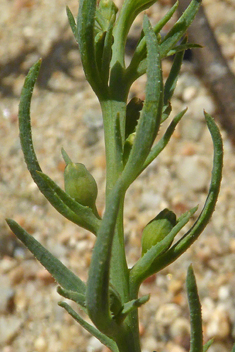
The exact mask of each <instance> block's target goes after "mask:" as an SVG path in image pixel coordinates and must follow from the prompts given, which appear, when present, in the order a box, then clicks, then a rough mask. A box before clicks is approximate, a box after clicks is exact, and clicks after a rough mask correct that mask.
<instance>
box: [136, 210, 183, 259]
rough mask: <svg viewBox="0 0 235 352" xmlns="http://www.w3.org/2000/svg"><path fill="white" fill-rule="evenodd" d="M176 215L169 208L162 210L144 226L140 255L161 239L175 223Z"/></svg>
mask: <svg viewBox="0 0 235 352" xmlns="http://www.w3.org/2000/svg"><path fill="white" fill-rule="evenodd" d="M176 222H177V221H176V215H175V213H174V212H173V211H171V210H169V209H167V208H166V209H164V210H162V211H161V212H160V213H159V214H158V215H157V216H156V217H155V218H154V219H153V220H151V221H150V222H149V223H148V224H147V225H146V226H145V228H144V230H143V234H142V240H141V244H142V256H143V255H144V254H145V253H146V252H147V251H148V250H149V249H150V248H151V247H152V246H154V245H155V244H157V243H158V242H160V241H161V240H163V239H164V238H165V237H166V236H167V235H168V233H169V232H170V231H171V230H172V228H173V227H174V226H175V225H176Z"/></svg>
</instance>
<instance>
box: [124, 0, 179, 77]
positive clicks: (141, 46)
mask: <svg viewBox="0 0 235 352" xmlns="http://www.w3.org/2000/svg"><path fill="white" fill-rule="evenodd" d="M178 6H179V2H178V1H176V3H175V4H174V6H172V7H171V9H170V10H169V11H168V12H167V13H166V15H165V16H164V17H163V18H162V19H161V20H160V21H159V22H158V23H157V24H156V25H155V26H154V27H153V31H154V33H155V34H158V33H160V31H161V30H162V28H163V27H164V26H165V24H166V23H167V22H168V21H169V20H170V19H171V17H172V16H173V14H174V13H175V11H176V10H177V8H178ZM146 54H147V47H146V38H145V36H144V32H143V31H142V34H141V38H140V41H139V43H138V45H137V47H136V49H135V52H134V54H133V57H132V59H131V62H130V65H129V66H128V68H127V70H126V77H127V81H129V80H130V79H131V74H132V73H135V72H136V71H137V68H138V65H139V63H140V62H141V60H143V59H144V58H146ZM134 80H135V79H132V82H133V81H134Z"/></svg>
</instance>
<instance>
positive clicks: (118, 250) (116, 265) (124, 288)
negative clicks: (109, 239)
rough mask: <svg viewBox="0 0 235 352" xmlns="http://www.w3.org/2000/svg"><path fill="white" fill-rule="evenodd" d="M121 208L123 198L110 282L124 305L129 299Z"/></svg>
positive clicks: (121, 211)
mask: <svg viewBox="0 0 235 352" xmlns="http://www.w3.org/2000/svg"><path fill="white" fill-rule="evenodd" d="M123 207H124V196H123V197H122V199H121V201H120V205H119V212H118V217H117V223H116V230H115V234H114V239H113V249H112V258H111V268H110V269H111V270H110V280H111V282H112V284H113V285H114V286H115V287H116V289H117V290H118V292H119V294H120V296H121V299H122V302H123V303H126V302H127V301H129V300H130V298H129V270H128V267H127V262H126V254H125V243H124V231H123Z"/></svg>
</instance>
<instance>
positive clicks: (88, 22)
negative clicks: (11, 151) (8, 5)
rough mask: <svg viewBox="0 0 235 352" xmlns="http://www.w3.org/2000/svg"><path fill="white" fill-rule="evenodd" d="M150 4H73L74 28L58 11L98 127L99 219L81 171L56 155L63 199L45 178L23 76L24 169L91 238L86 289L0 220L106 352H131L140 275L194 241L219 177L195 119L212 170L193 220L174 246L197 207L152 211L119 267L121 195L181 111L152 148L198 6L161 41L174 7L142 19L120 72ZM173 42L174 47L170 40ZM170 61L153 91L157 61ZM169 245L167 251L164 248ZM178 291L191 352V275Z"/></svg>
mask: <svg viewBox="0 0 235 352" xmlns="http://www.w3.org/2000/svg"><path fill="white" fill-rule="evenodd" d="M155 2H156V1H155V0H125V1H124V3H123V6H122V8H121V9H120V11H119V13H118V9H117V7H116V6H115V5H114V3H113V2H112V0H100V2H99V4H98V5H97V3H96V0H80V4H79V12H78V18H77V23H76V22H75V20H74V18H73V15H72V13H71V12H70V10H69V9H68V8H67V15H68V19H69V23H70V26H71V28H72V31H73V33H74V36H75V39H76V41H77V42H78V44H79V49H80V53H81V59H82V64H83V68H84V72H85V75H86V79H87V81H88V82H89V83H90V85H91V87H92V88H93V90H94V92H95V94H96V95H97V97H98V99H99V102H100V105H101V109H102V113H103V121H104V133H105V145H106V162H107V169H106V181H107V182H106V207H105V208H106V210H105V213H104V215H103V218H102V219H101V218H100V216H99V215H98V212H97V210H96V205H95V201H96V196H97V186H96V183H95V180H94V178H93V177H92V176H91V175H90V174H89V172H88V171H87V169H86V168H85V166H84V165H82V164H76V163H73V162H72V161H71V159H70V157H69V156H68V155H67V153H66V152H65V151H64V150H62V155H63V158H64V160H65V162H66V165H67V166H66V169H65V175H64V179H65V191H63V190H62V189H61V188H60V187H59V186H58V185H57V184H56V183H55V182H54V181H53V180H52V179H50V177H49V176H47V175H45V174H44V173H43V172H42V170H41V168H40V165H39V163H38V161H37V157H36V154H35V152H34V148H33V142H32V135H31V125H30V103H31V98H32V92H33V88H34V85H35V82H36V79H37V76H38V73H39V69H40V64H41V61H38V62H37V63H36V64H35V65H34V66H33V67H32V68H31V70H30V71H29V73H28V75H27V78H26V80H25V84H24V87H23V90H22V95H21V101H20V108H19V124H20V139H21V145H22V150H23V153H24V157H25V161H26V164H27V167H28V169H29V171H30V173H31V175H32V178H33V179H34V181H35V182H36V184H37V185H38V188H39V189H40V191H41V192H42V193H43V194H44V196H45V197H46V198H47V199H48V200H49V202H50V203H51V204H52V205H53V206H54V207H55V208H56V209H57V210H58V211H59V212H60V213H61V214H62V215H63V216H64V217H66V218H67V219H68V220H70V221H72V222H73V223H75V224H76V225H79V226H81V227H83V228H85V229H87V230H89V231H91V232H92V233H93V234H94V235H95V236H96V243H95V247H94V250H93V254H92V260H91V265H90V268H89V277H88V281H87V283H85V282H83V281H82V280H80V278H79V277H77V276H76V275H75V274H74V273H72V272H71V271H70V270H69V269H68V268H67V267H65V266H64V265H63V264H62V263H61V262H60V261H59V260H58V259H57V258H55V257H54V256H53V255H52V254H51V253H50V252H49V251H48V250H47V249H45V248H44V247H43V246H42V245H41V244H40V243H39V242H37V241H36V239H34V238H33V237H32V236H31V235H29V234H28V233H27V232H26V231H25V230H24V229H22V228H21V227H20V226H19V225H18V224H17V223H16V222H15V221H13V220H10V219H8V220H7V222H8V225H9V226H10V228H11V230H12V231H13V232H14V233H15V234H16V236H17V237H18V238H19V239H20V240H21V241H22V242H23V243H24V244H25V245H26V246H27V247H28V249H29V250H30V251H31V252H32V253H33V254H34V255H35V257H36V258H37V259H38V260H39V261H40V262H41V263H42V265H44V267H45V268H46V269H47V270H48V271H49V272H50V273H51V274H52V275H53V277H54V278H55V280H56V281H57V282H58V284H59V285H60V286H59V288H58V293H59V294H60V295H61V296H63V297H66V298H69V299H70V300H72V301H75V302H76V303H77V304H78V306H79V307H80V308H81V309H82V310H83V311H84V312H85V313H86V314H87V315H88V316H89V318H90V319H91V321H92V323H93V324H94V325H91V324H89V323H88V322H87V321H86V320H84V319H83V318H82V317H81V316H80V315H79V314H78V313H77V312H75V311H74V310H73V309H72V307H71V306H69V305H68V304H67V303H65V302H60V303H59V305H60V306H61V307H63V308H64V309H66V310H67V311H68V313H69V314H70V315H71V316H72V317H73V318H74V319H75V320H76V321H78V322H79V323H80V324H81V325H82V326H83V327H84V328H85V329H86V330H88V331H89V332H90V333H91V334H93V335H94V336H95V337H97V338H98V339H99V340H100V341H101V342H102V343H103V344H105V345H106V346H108V347H109V348H110V349H111V350H112V351H113V352H118V351H119V352H139V351H140V350H141V348H140V338H139V330H138V307H140V306H141V305H142V304H144V303H145V302H147V301H148V299H149V296H144V297H140V298H139V297H138V292H139V287H140V285H141V283H142V282H143V281H144V280H145V279H146V278H148V277H149V276H150V275H152V274H154V273H157V272H159V271H160V270H161V269H163V268H165V267H166V266H168V265H169V264H170V263H172V262H173V261H175V260H176V259H177V258H178V257H179V256H180V255H181V254H182V253H184V252H185V251H186V250H187V249H188V248H189V246H190V245H191V244H192V243H193V242H194V241H195V240H196V239H197V238H198V236H199V235H200V234H201V232H202V231H203V229H204V228H205V226H206V225H207V223H208V221H209V219H210V217H211V215H212V213H213V210H214V208H215V204H216V200H217V196H218V193H219V187H220V181H221V170H222V156H223V155H222V154H223V153H222V140H221V136H220V133H219V130H218V128H217V126H216V124H215V123H214V120H213V119H212V117H211V116H209V115H208V114H207V113H205V118H206V122H207V126H208V128H209V131H210V133H211V136H212V140H213V144H214V162H213V170H212V178H211V185H210V189H209V192H208V196H207V199H206V202H205V205H204V207H203V210H202V211H201V213H200V215H199V216H198V219H197V221H196V222H195V223H194V225H193V226H192V227H191V229H190V230H189V231H187V232H186V233H185V234H184V235H183V236H181V238H180V239H179V240H178V241H175V243H174V238H175V236H176V235H177V234H178V232H179V231H180V230H181V229H182V228H183V227H184V225H185V224H186V223H187V222H188V221H189V219H190V218H191V217H192V215H193V214H194V213H195V212H196V210H197V207H195V208H193V209H191V210H190V211H188V212H186V213H185V214H183V215H182V216H181V217H180V218H178V219H176V216H175V214H174V213H173V212H172V211H169V210H167V209H166V210H164V211H162V212H161V213H160V214H159V215H158V216H157V217H156V218H155V219H154V220H153V221H152V222H151V223H150V224H148V225H147V226H146V228H145V230H144V233H143V241H142V242H143V251H142V257H141V258H139V260H138V261H137V262H136V263H135V265H134V266H133V267H132V268H131V269H129V268H128V267H127V262H126V256H125V243H124V228H123V207H124V200H125V194H126V191H127V189H128V188H129V186H130V185H131V184H132V183H133V182H134V181H135V179H136V178H137V177H138V176H139V175H140V174H141V173H142V171H143V170H144V169H145V168H146V167H147V166H148V165H149V164H150V163H151V162H152V161H153V160H154V159H155V158H156V157H157V156H158V155H159V153H160V152H161V151H162V150H163V149H164V148H165V147H166V145H167V144H168V142H169V140H170V137H171V136H172V134H173V132H174V129H175V127H176V125H177V124H178V123H179V121H180V120H181V118H182V117H183V115H184V114H185V112H186V110H183V111H182V112H181V113H179V114H178V115H177V116H175V117H174V118H173V119H172V121H171V122H170V124H169V126H168V128H167V130H166V132H165V134H164V135H163V137H162V138H161V139H159V140H157V141H156V142H155V139H156V137H157V134H158V131H159V127H160V125H161V123H162V122H163V121H165V120H166V119H168V118H169V115H170V113H171V104H170V99H171V97H172V95H173V92H174V89H175V86H176V82H177V78H178V75H179V71H180V67H181V63H182V60H183V55H184V51H185V50H186V49H187V48H190V47H193V46H197V45H193V44H188V43H187V38H186V37H184V35H185V33H186V31H187V28H188V27H189V25H190V24H191V22H192V21H193V19H194V17H195V15H196V13H197V10H198V8H199V6H200V0H192V1H191V3H190V5H189V6H188V8H187V9H186V11H185V13H184V14H183V15H182V16H181V17H180V19H179V20H178V22H177V23H176V24H175V25H174V26H173V27H172V29H171V30H170V31H169V33H168V34H167V35H166V36H165V37H164V38H161V35H160V31H161V29H162V27H163V26H164V25H165V24H166V23H167V22H168V20H169V19H170V18H171V17H172V15H173V14H174V12H175V11H176V9H177V5H178V4H177V3H176V4H175V5H174V6H173V7H172V8H171V9H170V11H169V12H168V13H167V14H166V15H165V17H164V18H162V20H161V21H160V22H158V23H157V24H156V25H155V26H154V27H153V28H152V26H151V24H150V22H149V20H148V18H147V16H146V15H145V17H144V22H143V31H142V33H141V36H140V40H139V42H138V44H137V47H136V49H135V52H134V55H133V57H132V60H131V63H130V65H129V66H128V67H127V68H126V66H125V60H124V54H125V43H126V39H127V35H128V32H129V29H130V27H131V25H132V23H133V21H134V19H135V17H136V16H137V15H138V14H139V13H140V12H141V11H143V10H144V9H147V8H149V7H150V6H151V5H152V4H154V3H155ZM181 38H183V40H182V42H181V44H178V43H179V40H180V39H181ZM173 54H175V58H174V62H173V64H172V68H171V71H170V74H169V77H168V79H167V81H166V82H165V84H163V79H162V72H161V61H162V59H163V58H165V57H167V56H169V55H173ZM145 73H146V74H147V84H146V92H145V95H146V98H145V101H144V102H142V101H140V100H139V99H138V98H136V97H135V98H134V99H132V100H130V102H129V103H127V100H128V94H129V91H130V87H131V85H132V83H133V82H134V81H135V80H136V79H137V78H138V77H140V76H141V75H143V74H145ZM172 243H173V244H172ZM187 288H188V294H189V303H190V311H191V326H192V341H191V352H200V351H206V350H207V348H208V347H209V345H206V346H204V349H203V343H202V328H201V314H200V309H199V308H200V303H199V300H198V296H197V290H196V283H195V279H194V275H193V271H192V268H190V269H189V271H188V279H187Z"/></svg>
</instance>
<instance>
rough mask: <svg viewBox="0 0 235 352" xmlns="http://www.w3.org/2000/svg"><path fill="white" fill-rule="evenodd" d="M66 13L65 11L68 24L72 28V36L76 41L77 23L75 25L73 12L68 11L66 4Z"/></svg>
mask: <svg viewBox="0 0 235 352" xmlns="http://www.w3.org/2000/svg"><path fill="white" fill-rule="evenodd" d="M66 13H67V17H68V20H69V25H70V27H71V29H72V32H73V35H74V38H75V40H76V42H77V43H78V29H77V25H76V22H75V19H74V17H73V14H72V12H71V11H70V8H69V7H68V6H66Z"/></svg>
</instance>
